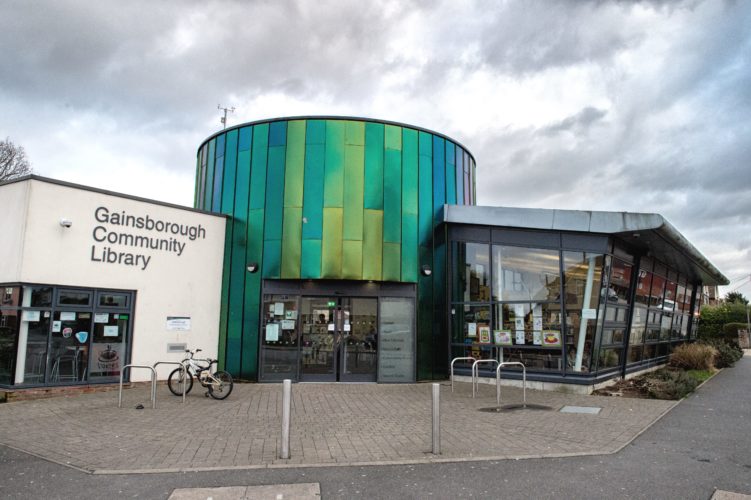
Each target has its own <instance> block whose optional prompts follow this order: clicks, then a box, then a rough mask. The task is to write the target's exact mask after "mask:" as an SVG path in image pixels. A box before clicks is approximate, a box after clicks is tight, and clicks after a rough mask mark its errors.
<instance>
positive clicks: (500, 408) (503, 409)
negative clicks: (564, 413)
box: [478, 403, 552, 413]
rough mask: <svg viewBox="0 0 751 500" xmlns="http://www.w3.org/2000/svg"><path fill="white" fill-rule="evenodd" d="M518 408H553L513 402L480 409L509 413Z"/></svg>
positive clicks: (547, 409)
mask: <svg viewBox="0 0 751 500" xmlns="http://www.w3.org/2000/svg"><path fill="white" fill-rule="evenodd" d="M516 410H542V411H551V410H552V408H551V407H549V406H545V405H536V404H531V403H527V404H526V405H523V404H521V403H518V404H511V405H503V406H491V407H490V408H480V409H479V410H478V411H482V412H485V413H508V412H511V411H516Z"/></svg>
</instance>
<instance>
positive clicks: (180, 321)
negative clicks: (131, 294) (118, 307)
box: [121, 315, 190, 331]
mask: <svg viewBox="0 0 751 500" xmlns="http://www.w3.org/2000/svg"><path fill="white" fill-rule="evenodd" d="M121 316H122V315H121ZM167 330H171V331H175V330H176V331H188V330H190V316H167Z"/></svg>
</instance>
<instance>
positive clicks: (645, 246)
mask: <svg viewBox="0 0 751 500" xmlns="http://www.w3.org/2000/svg"><path fill="white" fill-rule="evenodd" d="M442 220H443V222H447V223H451V224H472V225H479V226H493V227H505V228H514V229H535V230H546V231H571V232H578V233H595V234H602V235H608V236H612V237H614V238H617V239H620V240H623V241H624V242H626V243H627V245H629V246H631V247H633V248H636V249H637V250H639V251H641V252H642V253H644V254H648V255H651V256H652V257H654V258H656V259H657V260H660V261H662V262H664V263H665V264H667V265H668V266H670V267H671V268H673V269H676V270H677V271H679V272H681V273H683V274H685V275H688V276H690V277H691V278H693V279H695V280H700V281H701V282H702V283H703V284H704V285H727V284H728V283H729V281H728V279H727V278H726V277H725V275H724V274H722V272H720V270H719V269H717V268H716V267H715V266H714V265H713V264H712V263H711V262H710V261H709V259H707V258H706V257H705V256H704V255H703V254H702V253H701V252H700V251H699V250H698V249H697V248H696V247H695V246H694V245H692V244H691V242H690V241H688V240H687V239H686V237H685V236H683V235H682V234H681V233H680V232H679V231H678V230H677V229H676V228H675V227H674V226H673V225H672V224H671V223H670V222H668V221H667V220H666V219H665V218H664V217H663V216H661V215H659V214H645V213H632V212H595V211H583V210H556V209H546V208H514V207H481V206H472V205H444V207H443V218H442Z"/></svg>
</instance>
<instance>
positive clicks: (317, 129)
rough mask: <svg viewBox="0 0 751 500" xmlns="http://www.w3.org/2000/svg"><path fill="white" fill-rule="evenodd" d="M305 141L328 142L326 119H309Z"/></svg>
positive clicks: (307, 142)
mask: <svg viewBox="0 0 751 500" xmlns="http://www.w3.org/2000/svg"><path fill="white" fill-rule="evenodd" d="M305 143H306V144H326V122H325V121H324V120H308V123H307V129H306V131H305ZM321 172H323V170H321Z"/></svg>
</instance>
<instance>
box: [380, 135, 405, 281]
mask: <svg viewBox="0 0 751 500" xmlns="http://www.w3.org/2000/svg"><path fill="white" fill-rule="evenodd" d="M383 170H384V173H383V177H384V179H385V182H384V183H383V241H384V242H389V243H399V242H400V241H401V240H402V224H401V222H402V183H401V178H402V152H401V151H397V150H394V149H387V150H386V163H385V165H384V168H383ZM385 270H386V268H385V267H384V272H385Z"/></svg>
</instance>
